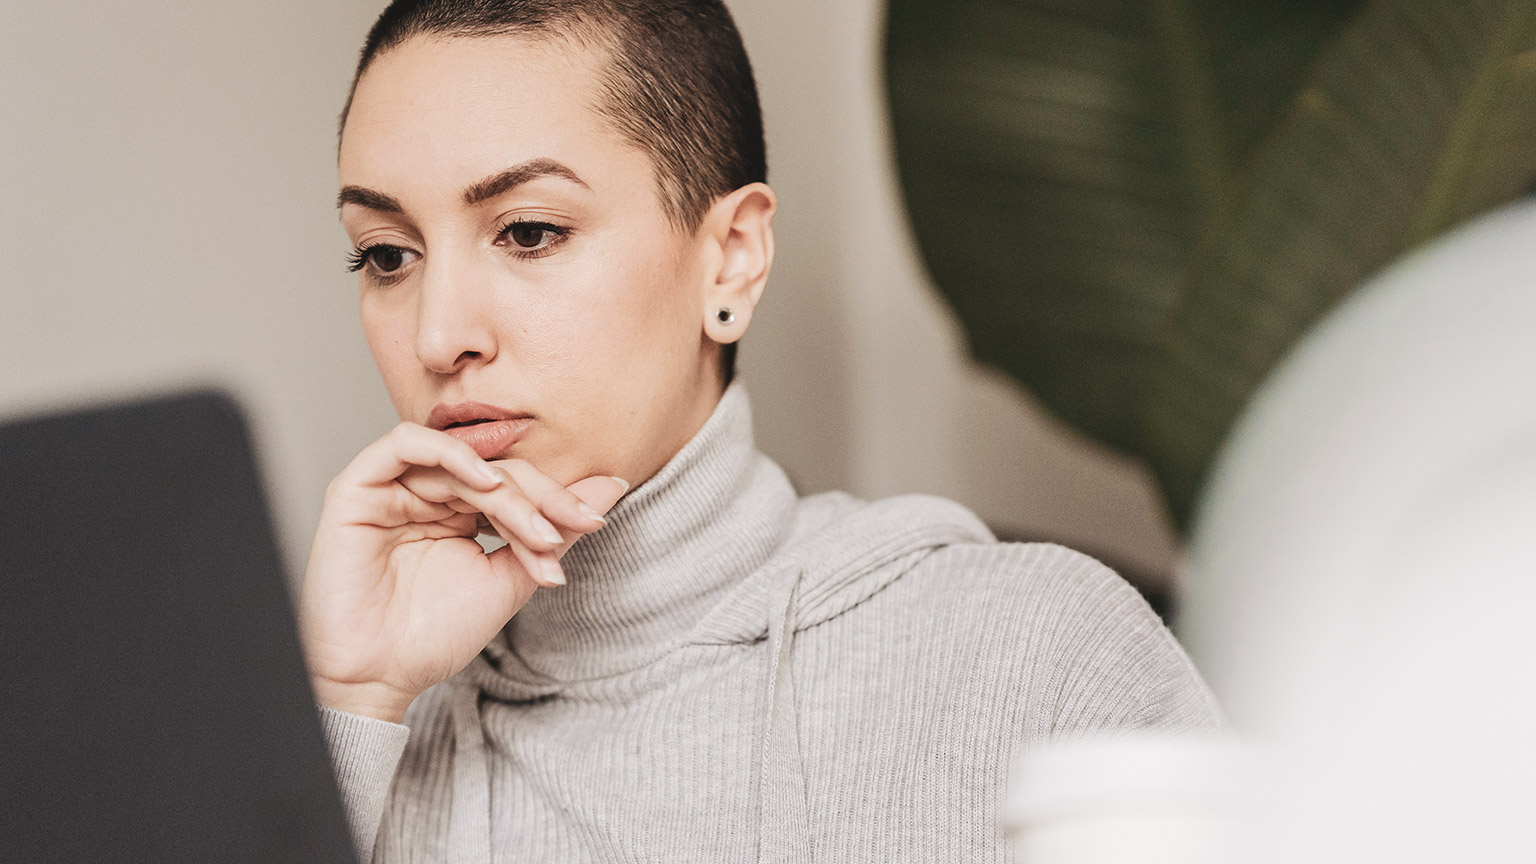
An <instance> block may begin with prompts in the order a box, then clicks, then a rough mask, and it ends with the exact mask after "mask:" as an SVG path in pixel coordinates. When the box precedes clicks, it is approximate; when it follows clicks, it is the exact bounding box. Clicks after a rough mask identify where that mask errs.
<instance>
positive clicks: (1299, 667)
mask: <svg viewBox="0 0 1536 864" xmlns="http://www.w3.org/2000/svg"><path fill="white" fill-rule="evenodd" d="M1188 570H1189V572H1188V579H1189V582H1188V586H1187V587H1188V600H1187V602H1186V604H1185V607H1184V609H1183V613H1182V614H1183V619H1182V627H1181V631H1180V632H1181V636H1182V637H1183V638H1184V640H1185V643H1186V645H1187V646H1188V647H1189V648H1190V650H1191V653H1192V654H1193V655H1194V656H1195V659H1196V661H1197V662H1198V664H1199V665H1200V667H1201V668H1202V670H1203V671H1204V672H1205V673H1206V675H1207V677H1208V680H1210V682H1211V683H1212V685H1213V687H1214V688H1215V689H1216V691H1217V693H1218V695H1219V696H1220V697H1221V699H1222V701H1223V703H1224V705H1225V706H1226V708H1227V709H1228V711H1229V713H1230V715H1231V716H1232V718H1233V719H1234V721H1235V722H1236V724H1237V725H1238V727H1239V728H1240V729H1241V730H1243V731H1244V732H1247V733H1250V734H1251V736H1252V738H1253V740H1255V741H1256V742H1259V743H1262V744H1264V745H1266V746H1268V747H1269V748H1271V749H1272V751H1273V752H1274V753H1275V754H1276V755H1277V756H1279V757H1280V760H1281V762H1282V763H1283V764H1285V765H1286V766H1287V767H1288V772H1289V774H1290V783H1291V786H1290V788H1291V790H1292V793H1293V794H1292V795H1291V796H1290V798H1291V807H1290V808H1289V809H1288V810H1287V812H1286V813H1285V814H1284V816H1285V818H1286V820H1287V822H1285V823H1283V825H1282V827H1281V830H1280V831H1279V832H1278V833H1277V834H1276V835H1275V836H1273V837H1268V838H1265V839H1263V840H1261V841H1259V842H1256V843H1254V844H1253V846H1252V848H1251V852H1250V854H1249V855H1247V856H1244V857H1243V858H1242V859H1241V860H1250V861H1257V860H1264V861H1270V860H1273V861H1280V860H1288V861H1295V860H1306V861H1309V862H1331V861H1338V862H1358V861H1367V860H1369V861H1393V862H1414V861H1426V862H1427V861H1436V862H1439V861H1447V860H1457V861H1478V862H1491V861H1533V860H1536V831H1532V830H1530V827H1529V825H1528V823H1529V821H1530V819H1531V818H1532V817H1531V816H1530V814H1531V813H1533V812H1536V742H1533V740H1532V735H1531V734H1530V720H1529V718H1530V717H1531V716H1532V715H1533V714H1536V674H1533V665H1536V205H1533V204H1529V203H1526V204H1521V205H1518V206H1515V207H1511V208H1508V209H1506V210H1504V211H1501V212H1499V213H1495V214H1493V215H1491V216H1489V217H1486V218H1484V219H1482V220H1480V221H1478V222H1477V223H1475V224H1473V225H1471V226H1468V227H1467V228H1464V229H1462V230H1459V231H1457V232H1455V233H1454V234H1452V235H1451V236H1449V237H1447V238H1445V239H1443V240H1441V241H1439V242H1437V243H1435V244H1434V245H1432V246H1430V247H1428V248H1427V249H1425V250H1423V251H1421V252H1419V253H1417V254H1415V255H1413V256H1411V257H1410V258H1408V259H1406V260H1405V261H1403V262H1401V263H1399V264H1398V265H1396V266H1394V267H1393V268H1391V269H1390V270H1389V271H1387V272H1386V273H1384V274H1383V275H1382V276H1381V277H1380V278H1378V279H1376V280H1374V281H1373V282H1372V283H1371V284H1369V285H1367V286H1366V287H1365V288H1363V289H1362V290H1361V291H1360V292H1358V293H1357V294H1356V295H1355V296H1353V297H1351V298H1350V299H1349V300H1348V301H1347V302H1345V303H1344V304H1343V305H1342V306H1341V307H1340V308H1339V309H1338V310H1336V311H1335V312H1334V313H1333V314H1331V315H1330V316H1329V317H1328V318H1327V319H1326V320H1324V321H1323V322H1322V323H1321V324H1320V325H1319V326H1318V327H1317V328H1316V329H1315V330H1314V331H1313V332H1312V333H1311V334H1309V336H1308V337H1307V338H1306V339H1305V340H1304V341H1303V342H1302V343H1301V344H1300V345H1299V346H1298V347H1297V348H1296V350H1295V351H1294V352H1293V353H1292V355H1291V356H1290V357H1289V358H1288V359H1287V360H1286V362H1285V363H1284V364H1283V365H1282V366H1281V367H1280V368H1279V369H1277V371H1276V373H1275V374H1274V376H1273V378H1272V379H1271V380H1270V382H1269V383H1267V384H1266V386H1265V387H1264V388H1263V389H1262V391H1261V392H1260V393H1259V394H1258V395H1257V396H1256V397H1255V400H1254V402H1253V404H1252V405H1251V406H1250V408H1249V410H1248V411H1247V413H1246V414H1245V416H1244V418H1243V420H1242V421H1241V423H1240V424H1239V425H1238V427H1237V428H1236V429H1235V430H1234V433H1233V436H1232V437H1231V439H1230V441H1229V444H1228V446H1227V448H1226V450H1225V452H1224V454H1223V456H1222V458H1221V460H1220V462H1219V464H1218V466H1217V468H1216V471H1215V474H1214V475H1213V480H1212V483H1211V486H1210V488H1209V492H1208V495H1207V497H1206V499H1205V501H1204V502H1203V505H1202V507H1201V510H1200V512H1199V514H1198V516H1197V520H1196V528H1195V533H1194V537H1193V541H1192V545H1191V552H1190V561H1189V565H1188Z"/></svg>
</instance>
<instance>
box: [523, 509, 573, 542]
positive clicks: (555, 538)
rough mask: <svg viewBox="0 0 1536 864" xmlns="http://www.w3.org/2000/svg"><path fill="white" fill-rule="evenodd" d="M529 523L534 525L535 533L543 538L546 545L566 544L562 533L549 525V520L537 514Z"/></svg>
mask: <svg viewBox="0 0 1536 864" xmlns="http://www.w3.org/2000/svg"><path fill="white" fill-rule="evenodd" d="M528 521H529V523H530V524H532V525H533V533H535V534H537V535H539V536H540V537H542V538H543V539H544V542H545V543H564V542H565V538H564V537H562V536H560V531H559V530H558V529H556V528H555V526H553V525H551V524H549V520H548V519H545V518H544V517H543V516H540V515H539V514H537V513H535V514H533V518H531V519H529V520H528Z"/></svg>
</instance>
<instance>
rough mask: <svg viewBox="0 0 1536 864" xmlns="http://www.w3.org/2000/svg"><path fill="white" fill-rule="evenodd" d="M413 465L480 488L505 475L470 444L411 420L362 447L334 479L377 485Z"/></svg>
mask: <svg viewBox="0 0 1536 864" xmlns="http://www.w3.org/2000/svg"><path fill="white" fill-rule="evenodd" d="M416 466H420V467H425V468H441V469H443V470H445V471H447V472H448V473H449V474H452V475H453V476H454V477H456V478H458V479H459V481H460V482H462V483H464V484H466V485H468V486H470V487H471V488H474V489H478V490H482V491H489V490H491V489H495V488H496V487H497V486H500V485H501V484H502V482H503V481H504V480H505V479H506V475H505V474H503V473H502V472H500V471H497V470H496V469H494V468H492V467H491V466H490V465H489V464H488V463H487V462H486V461H485V460H484V459H481V458H480V454H478V453H476V452H475V450H474V448H473V447H470V446H469V445H468V444H465V443H464V442H463V441H460V440H458V439H457V438H455V437H453V436H452V435H449V434H447V433H445V432H439V431H437V430H435V429H428V428H427V427H425V426H421V425H418V424H415V423H401V424H400V425H398V426H396V427H395V428H394V429H391V430H390V431H389V433H388V434H386V435H385V436H384V437H382V438H380V439H379V440H377V441H375V442H373V443H372V444H369V445H368V446H367V447H364V448H363V450H362V452H360V453H358V454H357V457H356V458H354V459H353V460H352V462H351V464H349V465H348V466H347V467H346V468H345V469H343V470H342V472H341V474H339V475H337V479H338V480H339V481H342V482H345V483H353V484H356V485H359V486H363V485H371V486H381V485H384V484H387V483H390V482H393V481H394V480H395V479H397V478H398V477H400V475H402V474H404V473H405V472H407V471H409V470H410V469H411V468H413V467H416Z"/></svg>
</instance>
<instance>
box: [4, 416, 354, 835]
mask: <svg viewBox="0 0 1536 864" xmlns="http://www.w3.org/2000/svg"><path fill="white" fill-rule="evenodd" d="M0 861H15V862H23V861H25V862H29V864H43V862H66V861H67V862H72V864H78V862H93V864H94V862H119V861H121V862H198V864H207V862H226V864H228V862H253V864H254V862H262V864H270V862H322V861H323V862H347V864H355V861H356V859H355V854H354V852H353V849H352V846H351V841H350V839H349V837H348V832H347V826H346V822H345V818H344V815H343V812H342V809H341V803H340V798H339V796H338V793H337V790H336V786H335V781H334V779H333V777H332V773H331V768H330V761H329V756H328V754H327V752H326V749H325V743H324V740H323V738H322V735H321V731H320V725H319V719H318V717H317V715H316V711H315V707H314V701H313V697H312V695H311V693H310V690H309V684H308V678H307V676H306V674H305V671H304V664H303V657H302V653H301V651H300V647H299V642H298V633H297V627H296V625H295V620H294V615H293V608H292V604H291V601H290V599H289V595H288V592H287V588H286V582H285V580H284V577H283V570H282V566H281V564H280V559H279V556H278V552H277V548H276V544H275V543H274V540H273V533H272V528H271V523H270V521H269V518H268V514H267V509H266V503H265V500H264V497H263V495H262V491H261V484H260V482H259V479H258V474H257V471H256V466H255V461H254V459H253V456H252V448H251V442H250V436H249V435H248V434H247V430H246V425H245V423H244V422H243V421H242V419H241V414H240V411H239V410H238V409H237V407H236V406H235V404H234V402H233V401H232V400H231V399H229V398H228V397H227V396H224V395H221V394H219V393H216V392H211V391H209V392H193V393H186V394H182V395H177V396H172V397H167V398H159V399H155V400H152V401H146V402H141V403H136V404H128V405H119V406H113V407H106V408H100V409H95V410H87V411H80V412H76V413H70V414H60V415H55V416H49V417H41V418H35V419H29V420H24V421H20V422H12V423H9V424H6V425H3V426H0Z"/></svg>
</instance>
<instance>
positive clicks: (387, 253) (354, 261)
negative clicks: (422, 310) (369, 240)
mask: <svg viewBox="0 0 1536 864" xmlns="http://www.w3.org/2000/svg"><path fill="white" fill-rule="evenodd" d="M413 256H414V257H419V256H416V253H415V252H412V251H411V250H409V249H406V248H404V247H403V246H394V245H391V244H389V243H375V244H373V245H371V246H359V247H357V248H356V249H353V250H352V254H351V255H349V256H348V257H347V270H349V271H350V272H353V273H356V272H357V271H359V270H361V269H363V268H364V267H367V268H368V271H369V274H368V275H370V276H373V277H375V278H378V277H384V278H386V279H387V278H388V277H390V276H393V275H395V274H397V273H399V272H400V271H401V270H403V269H404V268H405V266H406V265H407V264H410V263H411V261H412V260H413Z"/></svg>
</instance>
